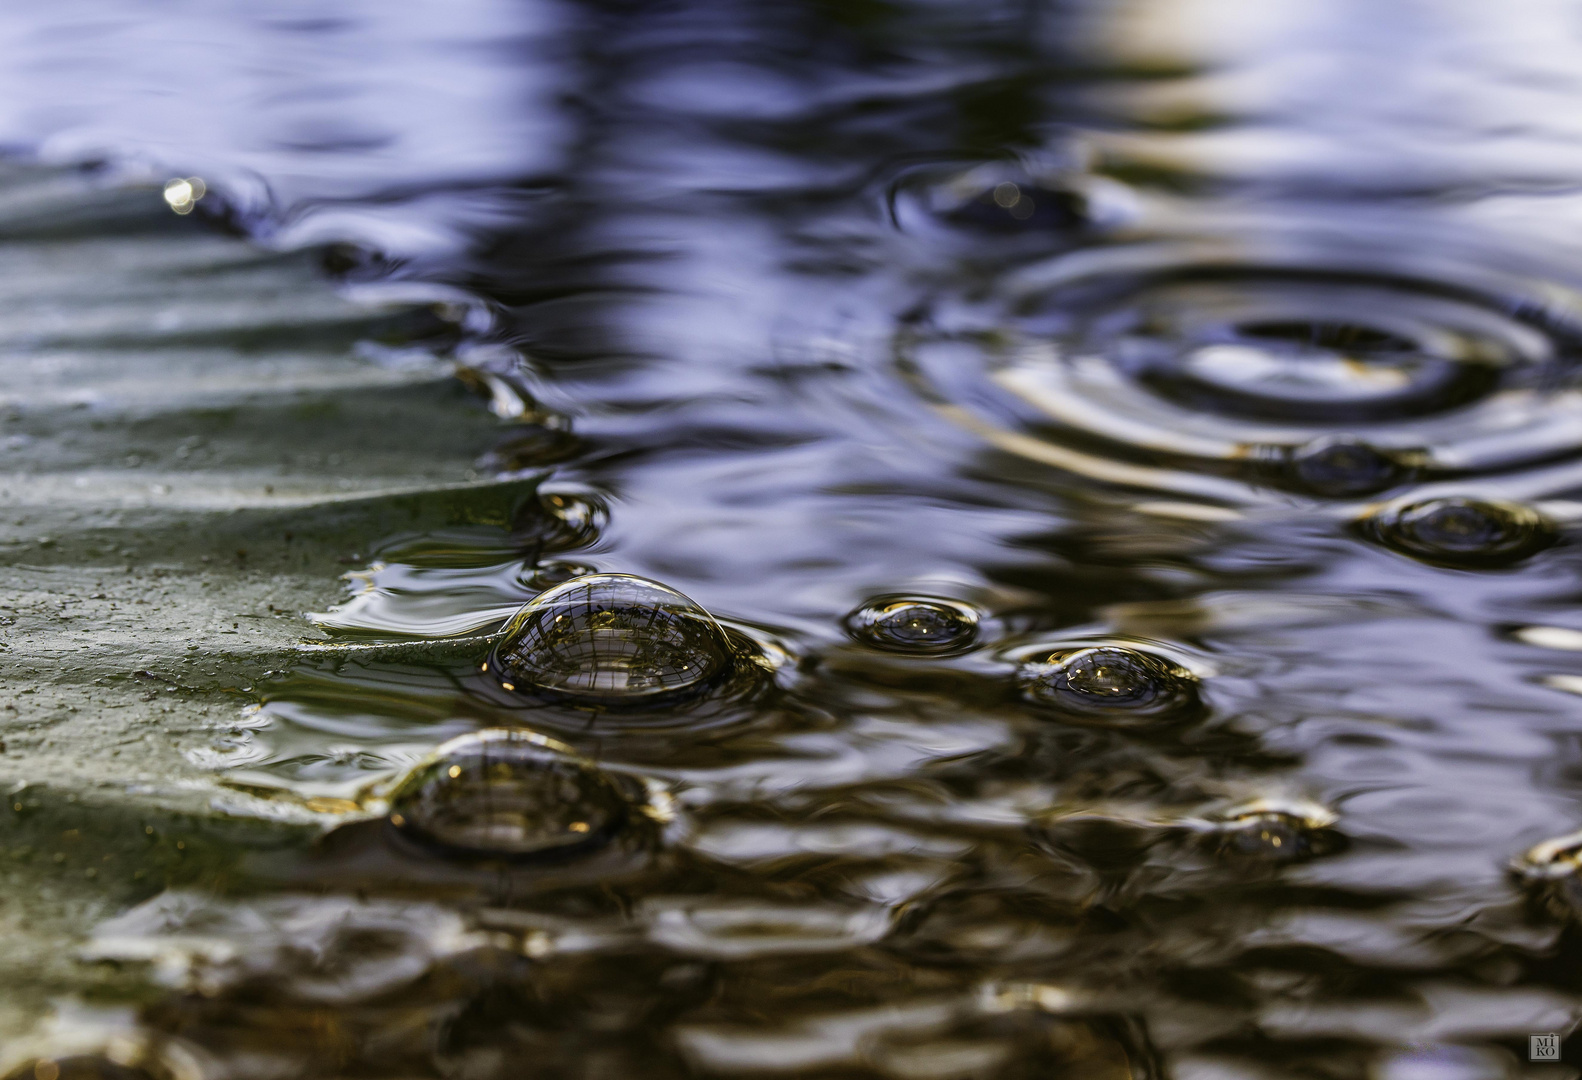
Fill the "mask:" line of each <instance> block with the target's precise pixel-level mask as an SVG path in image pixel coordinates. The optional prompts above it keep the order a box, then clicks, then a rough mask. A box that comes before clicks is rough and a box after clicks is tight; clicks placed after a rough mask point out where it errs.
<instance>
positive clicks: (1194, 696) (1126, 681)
mask: <svg viewBox="0 0 1582 1080" xmlns="http://www.w3.org/2000/svg"><path fill="white" fill-rule="evenodd" d="M1018 679H1019V681H1020V683H1021V686H1022V694H1023V696H1024V697H1026V698H1027V699H1028V700H1029V701H1031V702H1033V703H1034V704H1037V705H1043V706H1047V707H1049V708H1052V709H1056V710H1058V711H1060V712H1063V713H1067V714H1071V715H1076V716H1083V717H1091V718H1094V719H1103V720H1105V721H1108V722H1111V723H1122V724H1124V723H1130V722H1133V721H1151V720H1157V719H1165V718H1176V717H1180V716H1182V715H1183V714H1186V713H1190V712H1193V711H1195V710H1197V709H1198V708H1199V707H1200V704H1201V702H1200V700H1199V697H1198V691H1197V680H1196V678H1195V677H1194V676H1193V675H1192V674H1191V672H1189V671H1187V670H1186V669H1185V668H1182V667H1180V666H1179V665H1177V664H1175V663H1173V662H1171V661H1169V660H1167V659H1165V658H1163V657H1161V656H1156V655H1154V654H1152V653H1147V652H1142V651H1140V650H1137V649H1129V648H1123V647H1119V646H1111V645H1099V646H1092V647H1088V648H1081V649H1074V650H1069V651H1065V650H1057V651H1055V652H1052V653H1050V654H1048V655H1047V656H1044V657H1043V658H1042V659H1034V660H1030V661H1027V662H1025V663H1023V664H1022V667H1021V670H1020V671H1019V672H1018Z"/></svg>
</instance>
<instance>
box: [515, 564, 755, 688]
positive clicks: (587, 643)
mask: <svg viewBox="0 0 1582 1080" xmlns="http://www.w3.org/2000/svg"><path fill="white" fill-rule="evenodd" d="M732 663H733V652H732V649H731V645H730V642H729V641H728V640H727V638H726V636H725V631H724V630H722V629H721V628H720V625H719V624H718V623H717V622H715V621H714V619H713V617H711V616H710V615H709V613H708V612H706V611H704V610H703V609H702V608H701V607H699V606H698V605H697V604H695V603H693V602H692V601H691V600H689V599H688V598H687V597H685V596H683V595H682V594H681V593H679V592H677V591H676V590H674V589H672V588H670V587H668V586H666V585H661V584H660V583H659V582H657V581H649V580H647V579H646V578H640V577H635V576H633V575H631V574H587V575H584V576H582V577H575V578H572V579H571V580H569V581H565V582H563V583H561V584H559V585H557V586H555V587H554V588H552V589H549V590H547V591H546V592H544V593H542V594H540V595H539V596H538V597H537V598H535V599H534V600H533V601H532V602H531V603H529V604H528V605H527V606H526V607H524V608H522V610H521V611H519V612H518V613H517V614H516V615H515V616H514V617H512V619H511V621H510V622H508V623H507V624H506V626H505V629H504V630H503V631H502V636H501V639H500V643H499V644H498V645H496V646H495V649H494V652H493V654H492V656H491V657H490V660H489V663H488V665H487V667H488V670H489V671H491V672H492V673H493V674H494V675H495V677H496V678H497V679H498V680H499V681H500V684H501V685H502V686H503V687H504V688H505V689H506V690H508V691H511V692H513V693H518V694H524V695H527V694H536V695H540V696H543V697H546V698H550V699H554V700H560V701H565V702H569V703H573V704H580V705H591V706H600V707H622V706H631V707H645V706H652V705H658V704H665V703H671V702H674V701H676V700H678V699H681V698H686V697H690V696H696V695H700V694H703V693H705V692H706V691H707V690H708V689H709V688H710V687H712V686H714V685H715V684H717V683H718V682H720V681H721V680H722V679H724V678H725V677H726V676H727V675H728V674H729V673H730V671H731V668H732Z"/></svg>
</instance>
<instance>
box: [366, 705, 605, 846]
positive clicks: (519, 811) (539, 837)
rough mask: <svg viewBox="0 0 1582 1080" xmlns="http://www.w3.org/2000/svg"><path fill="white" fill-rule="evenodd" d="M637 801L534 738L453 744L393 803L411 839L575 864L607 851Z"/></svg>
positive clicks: (507, 736)
mask: <svg viewBox="0 0 1582 1080" xmlns="http://www.w3.org/2000/svg"><path fill="white" fill-rule="evenodd" d="M633 800H634V792H633V791H631V790H628V789H627V788H626V787H625V786H623V784H622V783H620V782H619V781H618V780H617V779H616V778H614V777H612V776H611V775H609V774H607V773H605V772H603V771H602V770H600V769H599V768H598V766H596V765H594V764H593V763H592V762H590V761H587V760H585V759H583V758H580V757H578V756H576V755H575V754H574V753H573V752H572V751H571V750H570V749H569V748H568V747H565V746H563V745H561V744H560V743H557V742H555V741H554V740H552V739H548V738H545V737H544V736H542V735H539V734H537V733H534V732H524V731H507V730H490V731H482V732H479V733H477V734H474V735H464V736H462V737H461V738H458V739H453V740H451V741H450V742H448V743H446V744H445V745H443V746H441V747H440V748H439V749H438V750H436V751H435V752H434V755H433V757H432V758H431V759H430V760H429V761H428V762H426V763H424V764H423V765H421V766H419V767H418V768H416V769H414V770H413V771H412V772H411V773H410V774H408V775H407V776H406V777H405V778H403V779H402V781H401V782H400V783H399V784H397V785H396V787H395V788H394V790H393V791H392V792H391V794H390V806H391V813H390V821H391V823H392V824H393V825H395V826H396V827H397V828H398V829H400V830H402V832H403V833H405V834H406V835H409V836H412V837H414V838H415V839H417V840H419V841H420V842H422V843H424V844H426V845H428V846H431V847H434V848H437V849H439V850H441V851H444V852H448V853H455V854H462V855H473V856H489V857H496V858H498V857H505V858H527V857H534V856H546V855H570V854H575V853H579V852H584V851H589V850H592V849H594V848H597V847H599V846H601V845H603V844H604V843H606V842H608V841H609V840H610V839H611V838H612V837H613V836H614V835H615V834H616V833H617V832H618V831H619V830H620V829H621V827H622V826H623V825H624V824H625V823H626V822H627V820H628V818H629V815H630V813H631V809H632V804H633Z"/></svg>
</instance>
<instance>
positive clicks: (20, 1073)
mask: <svg viewBox="0 0 1582 1080" xmlns="http://www.w3.org/2000/svg"><path fill="white" fill-rule="evenodd" d="M5 1080H149V1074H148V1072H147V1071H145V1070H143V1069H140V1068H137V1067H136V1066H135V1065H123V1064H120V1063H119V1062H116V1061H113V1060H111V1059H110V1058H108V1057H102V1056H100V1055H98V1054H73V1055H70V1056H67V1057H59V1058H37V1059H35V1060H33V1061H30V1062H27V1063H26V1064H23V1065H20V1066H18V1067H17V1068H15V1069H13V1070H12V1071H10V1072H8V1073H6V1074H5Z"/></svg>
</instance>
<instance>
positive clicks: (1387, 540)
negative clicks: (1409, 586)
mask: <svg viewBox="0 0 1582 1080" xmlns="http://www.w3.org/2000/svg"><path fill="white" fill-rule="evenodd" d="M1361 528H1362V531H1363V534H1364V535H1365V536H1367V537H1368V538H1369V539H1371V540H1374V541H1376V542H1378V543H1380V544H1383V545H1385V546H1386V547H1389V548H1392V549H1394V550H1396V551H1399V552H1401V553H1402V554H1403V555H1410V556H1411V557H1413V558H1415V559H1418V560H1420V561H1422V562H1427V563H1432V564H1434V565H1438V566H1450V567H1468V568H1473V567H1494V566H1506V565H1509V564H1511V563H1514V562H1519V561H1521V560H1522V559H1525V558H1527V557H1528V556H1529V555H1533V554H1536V553H1537V552H1539V551H1541V550H1542V549H1544V548H1546V547H1548V546H1549V545H1550V544H1552V543H1554V541H1555V539H1556V536H1555V530H1554V527H1553V525H1551V524H1550V523H1549V522H1548V521H1546V520H1545V519H1544V518H1543V516H1542V515H1540V514H1539V513H1538V512H1537V511H1535V510H1533V509H1531V508H1529V507H1526V506H1522V505H1519V504H1517V503H1507V502H1494V501H1485V500H1482V499H1466V498H1444V499H1425V500H1423V501H1421V502H1414V503H1408V504H1406V505H1397V506H1391V507H1386V508H1384V509H1383V510H1380V511H1378V512H1377V513H1375V514H1373V515H1372V516H1370V517H1368V518H1366V519H1365V520H1364V521H1363V522H1362V523H1361Z"/></svg>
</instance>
